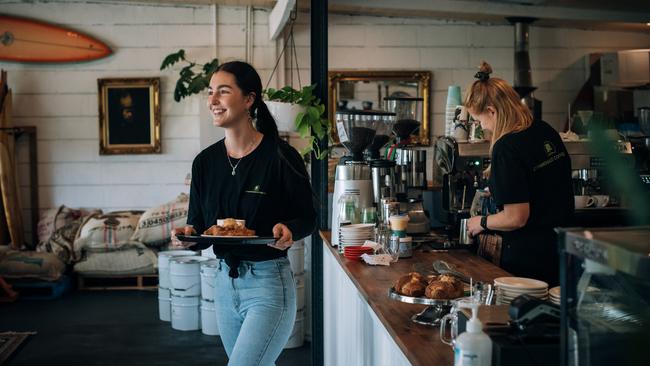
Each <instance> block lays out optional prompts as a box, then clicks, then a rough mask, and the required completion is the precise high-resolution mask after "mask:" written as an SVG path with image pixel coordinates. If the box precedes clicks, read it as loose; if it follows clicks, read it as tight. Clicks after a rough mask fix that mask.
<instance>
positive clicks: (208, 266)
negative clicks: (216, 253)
mask: <svg viewBox="0 0 650 366" xmlns="http://www.w3.org/2000/svg"><path fill="white" fill-rule="evenodd" d="M218 267H219V261H217V260H214V259H210V260H207V261H205V262H203V263H201V298H202V299H204V300H209V301H214V283H215V281H216V277H217V271H218Z"/></svg>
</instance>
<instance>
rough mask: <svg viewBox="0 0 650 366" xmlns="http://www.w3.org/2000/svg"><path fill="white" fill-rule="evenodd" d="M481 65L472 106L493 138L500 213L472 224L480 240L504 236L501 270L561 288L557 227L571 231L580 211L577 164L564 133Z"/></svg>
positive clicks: (468, 100)
mask: <svg viewBox="0 0 650 366" xmlns="http://www.w3.org/2000/svg"><path fill="white" fill-rule="evenodd" d="M491 73H492V68H491V67H490V65H488V64H487V63H485V62H482V63H481V66H480V71H479V72H478V73H477V74H476V75H475V77H476V78H477V79H478V80H476V81H475V82H474V83H473V84H472V85H471V87H470V88H469V90H468V91H467V93H466V95H465V101H464V105H465V106H466V107H467V109H468V110H469V113H470V114H471V116H472V118H474V120H475V121H479V122H480V124H481V127H482V128H483V129H484V130H488V131H491V132H492V139H491V141H490V154H491V165H490V167H489V168H488V169H487V170H486V172H485V173H486V175H488V176H489V180H488V186H489V190H490V193H491V195H492V198H493V200H494V202H495V203H496V205H497V207H498V208H499V210H500V211H499V212H498V213H496V214H493V215H488V216H474V217H472V218H470V220H469V223H468V230H469V232H470V234H471V235H472V236H476V235H478V234H480V233H482V232H486V231H487V232H490V231H492V232H496V233H497V234H499V235H501V237H502V239H503V240H502V244H501V250H500V253H499V255H498V257H500V261H499V262H500V263H499V265H500V266H501V267H502V268H503V269H505V270H506V271H508V272H510V273H512V274H514V275H516V276H522V277H531V278H536V279H541V280H544V281H547V282H548V283H549V285H551V286H552V285H555V284H557V283H558V277H559V255H558V250H557V235H556V233H555V231H554V228H555V227H558V226H564V225H567V224H568V222H569V220H570V218H571V215H572V214H573V210H574V206H573V205H574V203H573V188H572V184H571V160H570V158H569V154H568V152H567V150H566V148H565V147H564V144H563V143H562V140H561V139H560V136H559V135H558V133H557V132H556V131H555V130H554V129H553V127H551V126H550V125H549V124H547V123H546V122H544V121H541V120H539V121H535V120H533V116H532V115H531V113H530V110H529V109H528V107H527V106H526V105H525V104H523V102H522V101H521V98H520V97H519V95H518V94H517V92H516V91H515V90H514V89H513V88H512V87H511V86H510V85H508V83H506V82H505V81H504V80H503V79H500V78H491V77H490V74H491Z"/></svg>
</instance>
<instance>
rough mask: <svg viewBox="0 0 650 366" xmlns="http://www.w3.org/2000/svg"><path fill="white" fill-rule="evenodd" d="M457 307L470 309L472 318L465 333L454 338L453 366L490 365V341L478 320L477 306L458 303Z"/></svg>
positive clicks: (475, 304)
mask: <svg viewBox="0 0 650 366" xmlns="http://www.w3.org/2000/svg"><path fill="white" fill-rule="evenodd" d="M459 307H462V308H469V309H472V318H471V319H470V320H469V321H468V322H467V326H466V331H465V332H463V333H462V334H460V335H459V336H458V337H457V338H456V344H455V345H454V366H490V365H492V340H491V339H490V337H489V336H488V335H487V334H485V333H484V332H483V325H482V324H481V321H480V320H478V317H477V315H478V307H479V304H477V303H460V304H459Z"/></svg>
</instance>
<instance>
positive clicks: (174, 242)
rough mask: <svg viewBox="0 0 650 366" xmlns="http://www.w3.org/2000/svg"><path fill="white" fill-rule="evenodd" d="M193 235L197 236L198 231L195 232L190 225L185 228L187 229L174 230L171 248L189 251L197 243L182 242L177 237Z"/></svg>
mask: <svg viewBox="0 0 650 366" xmlns="http://www.w3.org/2000/svg"><path fill="white" fill-rule="evenodd" d="M192 234H194V235H196V230H194V228H193V227H192V226H189V225H188V226H185V227H179V228H176V229H174V230H172V237H171V239H172V245H171V247H172V248H173V249H187V248H189V247H191V246H193V245H194V244H196V243H191V242H187V241H180V240H178V238H177V237H176V235H192Z"/></svg>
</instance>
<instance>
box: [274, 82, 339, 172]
mask: <svg viewBox="0 0 650 366" xmlns="http://www.w3.org/2000/svg"><path fill="white" fill-rule="evenodd" d="M315 87H316V85H315V84H314V85H308V86H305V87H303V88H302V89H301V90H296V89H294V88H292V87H290V86H285V87H284V88H282V89H274V88H268V89H265V90H264V92H263V93H264V95H265V97H266V101H265V103H266V105H267V106H268V108H269V111H270V112H271V114H272V115H273V118H275V121H276V123H277V124H278V129H279V130H288V131H296V132H298V134H299V135H300V137H301V138H308V139H309V141H308V144H307V147H305V148H304V149H303V150H302V151H301V152H300V153H301V154H302V155H303V156H304V155H307V154H309V153H311V152H312V151H314V153H315V155H316V158H317V159H319V160H322V159H326V158H327V153H328V152H329V151H328V150H327V149H326V150H321V149H320V147H319V146H318V140H317V138H318V139H323V138H329V136H330V132H331V125H330V123H329V121H328V120H327V119H326V118H323V114H324V113H325V105H323V103H322V102H321V100H320V99H318V98H316V96H314V94H313V92H314V88H315ZM312 130H313V131H314V134H315V135H316V136H312V135H311V131H312Z"/></svg>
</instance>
